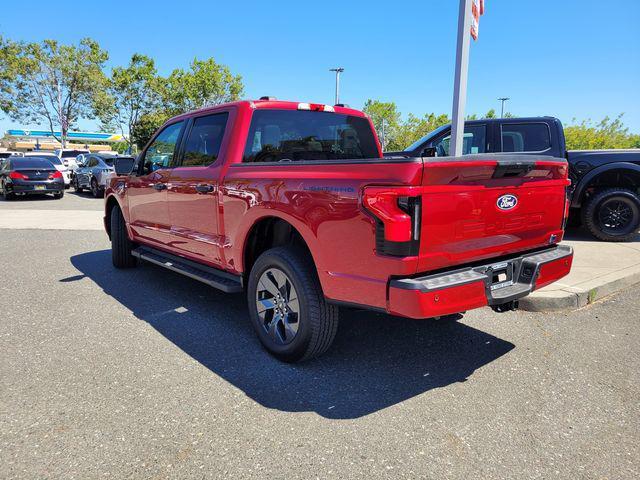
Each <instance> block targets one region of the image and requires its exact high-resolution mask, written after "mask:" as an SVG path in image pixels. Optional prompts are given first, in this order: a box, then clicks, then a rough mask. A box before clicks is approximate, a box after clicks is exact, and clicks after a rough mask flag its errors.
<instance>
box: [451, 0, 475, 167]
mask: <svg viewBox="0 0 640 480" xmlns="http://www.w3.org/2000/svg"><path fill="white" fill-rule="evenodd" d="M470 30H471V0H460V12H459V13H458V44H457V49H456V70H455V78H454V84H453V111H452V115H451V140H450V146H449V155H453V156H455V157H458V156H460V155H462V146H463V140H464V108H465V104H466V102H467V74H468V72H469V46H470V40H471V39H470V36H471V35H470Z"/></svg>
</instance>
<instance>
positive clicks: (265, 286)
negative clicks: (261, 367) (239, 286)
mask: <svg viewBox="0 0 640 480" xmlns="http://www.w3.org/2000/svg"><path fill="white" fill-rule="evenodd" d="M247 300H248V302H249V314H250V316H251V323H252V324H253V327H254V329H255V331H256V333H257V334H258V338H259V339H260V342H262V345H263V346H264V347H265V348H266V349H267V350H268V351H269V352H270V353H271V354H272V355H274V356H275V357H276V358H278V359H280V360H282V361H285V362H297V361H301V360H307V359H309V358H313V357H316V356H319V355H320V354H322V353H324V352H325V351H326V350H327V349H328V348H329V347H330V346H331V343H332V342H333V339H334V338H335V335H336V330H337V328H338V308H337V307H336V306H335V305H331V304H329V303H328V302H327V301H326V299H325V298H324V295H323V293H322V288H321V287H320V282H319V280H318V277H317V274H316V271H315V266H314V265H313V262H312V261H311V259H309V258H308V256H307V255H305V254H304V253H303V252H302V251H300V250H298V249H294V248H284V247H278V248H273V249H271V250H268V251H266V252H264V253H263V254H262V255H260V257H259V258H258V259H257V260H256V263H255V264H254V266H253V268H252V269H251V273H250V275H249V285H248V288H247Z"/></svg>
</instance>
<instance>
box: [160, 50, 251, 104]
mask: <svg viewBox="0 0 640 480" xmlns="http://www.w3.org/2000/svg"><path fill="white" fill-rule="evenodd" d="M164 83H165V85H164V89H163V90H162V94H163V95H162V96H163V103H164V105H165V107H166V108H167V110H168V111H169V112H170V113H172V114H174V115H175V114H180V113H184V112H188V111H189V110H194V109H196V108H203V107H208V106H211V105H219V104H221V103H226V102H231V101H234V100H238V99H239V98H240V96H241V95H242V93H243V91H244V86H243V83H242V77H241V76H240V75H233V74H232V73H231V71H230V70H229V67H227V66H226V65H221V64H219V63H216V61H215V60H214V59H213V58H209V59H207V60H198V59H194V60H193V62H191V65H190V68H189V70H183V69H181V68H177V69H175V70H174V71H173V72H171V75H169V77H168V78H167V79H166V80H165V82H164Z"/></svg>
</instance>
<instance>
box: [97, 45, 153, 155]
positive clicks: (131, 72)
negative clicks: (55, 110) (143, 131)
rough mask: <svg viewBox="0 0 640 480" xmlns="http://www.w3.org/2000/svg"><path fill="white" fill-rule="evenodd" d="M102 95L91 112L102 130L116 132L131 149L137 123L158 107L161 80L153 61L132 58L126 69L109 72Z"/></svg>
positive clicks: (98, 97)
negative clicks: (113, 130)
mask: <svg viewBox="0 0 640 480" xmlns="http://www.w3.org/2000/svg"><path fill="white" fill-rule="evenodd" d="M107 86H108V88H107V89H106V90H105V92H104V94H102V95H98V96H97V97H96V98H95V103H94V110H95V114H96V116H97V117H98V118H99V119H100V120H101V121H102V124H103V127H104V128H108V129H117V130H118V131H120V133H121V134H122V136H123V138H124V139H125V141H126V142H127V143H128V144H129V145H131V144H132V143H134V141H133V140H132V133H133V132H134V129H135V126H136V125H137V124H138V122H139V121H140V119H141V118H142V117H143V116H144V115H147V114H149V113H151V112H154V111H156V110H158V109H159V108H160V106H161V101H160V100H161V98H160V89H159V87H160V79H159V78H158V72H157V71H156V67H155V63H154V61H153V59H151V58H149V57H147V56H145V55H141V54H138V53H136V54H134V55H133V56H132V57H131V60H130V62H129V65H127V66H126V67H116V68H114V69H113V70H112V71H111V77H110V78H109V79H108V81H107Z"/></svg>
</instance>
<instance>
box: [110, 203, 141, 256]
mask: <svg viewBox="0 0 640 480" xmlns="http://www.w3.org/2000/svg"><path fill="white" fill-rule="evenodd" d="M110 220H111V261H112V262H113V266H114V267H116V268H131V267H135V266H136V257H134V256H133V255H131V250H133V247H134V245H133V242H132V241H131V240H129V235H128V234H127V224H126V222H125V221H124V217H123V216H122V212H121V211H120V209H119V208H118V207H114V208H113V209H112V210H111V219H110Z"/></svg>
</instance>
